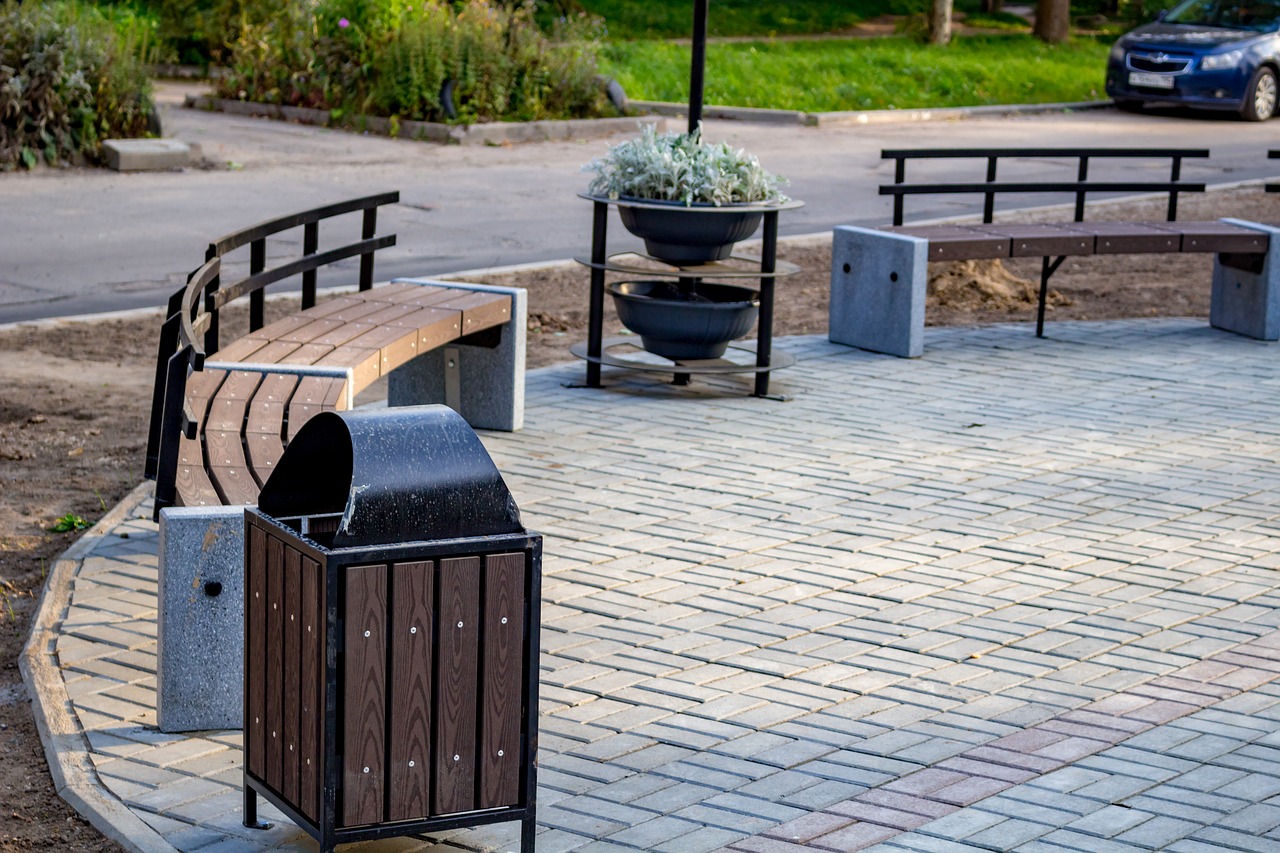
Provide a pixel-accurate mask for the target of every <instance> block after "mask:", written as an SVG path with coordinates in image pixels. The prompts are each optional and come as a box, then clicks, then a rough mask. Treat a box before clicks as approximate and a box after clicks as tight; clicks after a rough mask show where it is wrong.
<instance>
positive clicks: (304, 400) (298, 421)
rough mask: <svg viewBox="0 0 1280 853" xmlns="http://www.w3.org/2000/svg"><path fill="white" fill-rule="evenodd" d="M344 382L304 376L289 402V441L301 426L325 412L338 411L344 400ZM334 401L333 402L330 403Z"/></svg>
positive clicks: (323, 377)
mask: <svg viewBox="0 0 1280 853" xmlns="http://www.w3.org/2000/svg"><path fill="white" fill-rule="evenodd" d="M345 389H346V380H345V379H339V378H334V377H329V376H304V377H302V379H301V380H300V381H299V382H298V390H297V391H295V392H293V397H292V399H290V400H289V441H293V437H294V436H295V435H297V434H298V430H300V429H302V425H303V424H305V423H306V422H307V421H308V420H310V419H311V418H313V417H315V416H316V415H318V414H320V413H321V412H323V411H326V410H340V409H342V408H345V406H343V405H342V403H343V401H344V400H345ZM330 401H334V402H330Z"/></svg>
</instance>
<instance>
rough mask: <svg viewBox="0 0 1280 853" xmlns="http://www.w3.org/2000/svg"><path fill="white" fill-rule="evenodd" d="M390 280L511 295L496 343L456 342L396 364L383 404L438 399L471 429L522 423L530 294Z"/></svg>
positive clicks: (505, 427) (507, 427)
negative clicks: (507, 315)
mask: <svg viewBox="0 0 1280 853" xmlns="http://www.w3.org/2000/svg"><path fill="white" fill-rule="evenodd" d="M394 283H398V284H399V283H404V284H423V285H427V284H429V285H435V286H438V287H455V288H458V289H461V290H474V291H480V292H484V293H506V294H509V295H510V296H511V297H512V299H511V320H510V321H509V322H508V323H507V324H506V325H504V326H503V327H502V342H501V343H500V344H499V345H498V346H497V347H496V348H492V349H491V348H489V347H484V346H472V345H468V344H463V343H459V342H456V341H455V342H454V343H452V344H448V345H447V346H443V347H440V348H438V349H435V350H432V351H431V352H426V353H423V354H422V355H420V356H418V357H417V358H415V359H414V360H413V361H411V362H409V363H408V364H405V365H403V366H402V367H399V368H397V369H396V370H395V371H393V372H392V373H391V376H390V377H389V379H388V383H387V403H388V405H392V406H414V405H422V404H425V403H443V404H445V405H447V406H449V407H450V408H452V409H453V410H454V411H456V412H457V413H458V414H460V415H462V417H463V418H465V419H466V421H467V423H469V424H471V426H472V427H474V428H476V429H494V430H504V431H507V432H513V431H515V430H518V429H521V428H522V427H524V366H525V339H526V337H527V335H528V329H529V322H528V313H529V296H528V294H527V293H526V292H525V290H524V288H520V287H493V286H490V285H486V284H468V283H462V282H453V281H432V280H430V279H405V278H400V279H396V280H395V282H394ZM451 374H452V375H451Z"/></svg>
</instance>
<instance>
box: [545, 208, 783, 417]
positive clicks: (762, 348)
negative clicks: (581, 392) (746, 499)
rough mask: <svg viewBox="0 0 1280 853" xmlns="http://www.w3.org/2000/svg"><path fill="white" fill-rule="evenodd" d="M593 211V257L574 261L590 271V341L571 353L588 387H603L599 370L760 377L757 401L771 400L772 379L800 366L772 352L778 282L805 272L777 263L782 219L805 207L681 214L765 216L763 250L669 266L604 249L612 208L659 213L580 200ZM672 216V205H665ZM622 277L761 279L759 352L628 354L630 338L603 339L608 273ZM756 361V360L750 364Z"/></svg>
mask: <svg viewBox="0 0 1280 853" xmlns="http://www.w3.org/2000/svg"><path fill="white" fill-rule="evenodd" d="M580 197H581V198H585V199H587V200H588V201H590V202H591V203H592V204H593V206H594V208H595V209H594V218H593V223H592V238H591V257H590V259H584V258H575V260H576V261H577V262H578V263H580V264H582V265H583V266H585V267H588V268H589V269H590V270H591V290H590V303H589V306H588V309H589V310H588V321H587V340H586V341H582V342H580V343H577V344H575V345H573V346H572V347H570V349H569V351H570V352H571V353H572V354H573V355H574V356H576V357H578V358H581V359H583V360H585V361H586V362H587V376H586V381H585V382H584V383H583V386H585V387H587V388H600V387H603V386H602V384H601V381H600V372H601V366H602V365H608V366H610V367H620V368H625V369H627V370H640V371H648V372H657V373H671V374H673V375H674V378H673V380H672V384H675V385H688V384H689V381H690V378H691V376H692V375H694V374H717V373H755V375H756V381H755V390H754V391H753V394H752V396H755V397H767V396H768V395H769V373H770V372H771V371H774V370H780V369H782V368H784V367H790V366H791V365H793V364H795V359H794V358H793V357H791V356H789V355H786V354H785V353H779V354H776V355H775V354H774V352H773V299H774V282H775V281H776V280H777V279H779V278H783V277H785V276H789V275H795V274H796V273H798V272H799V271H800V268H799V267H798V266H796V265H795V264H789V263H786V262H780V261H779V260H778V213H779V212H780V211H783V210H792V209H795V208H797V207H800V206H801V205H802V204H803V202H799V201H789V202H786V203H784V204H779V205H732V206H726V207H725V208H714V207H713V208H696V207H695V208H683V211H684V212H685V213H687V214H688V215H690V216H716V215H724V214H725V212H726V211H728V210H730V209H732V210H734V211H739V212H741V211H758V212H760V213H762V214H763V232H764V233H763V247H762V249H761V253H760V257H759V258H751V257H745V256H740V255H734V256H732V257H731V258H729V259H727V260H725V261H715V262H711V263H703V264H690V265H683V264H682V265H678V266H676V265H672V264H669V263H667V262H665V261H661V260H658V259H656V258H652V257H650V256H648V255H643V254H639V253H635V252H622V253H618V254H615V255H610V254H609V253H608V249H607V243H608V227H609V207H610V206H611V205H613V206H617V207H619V208H623V207H656V206H658V205H649V204H646V203H645V202H640V201H634V200H630V199H610V198H601V197H598V196H592V195H586V194H583V195H581V196H580ZM663 207H666V209H670V207H669V206H663ZM607 272H615V273H623V274H625V275H629V276H637V277H644V278H650V277H673V278H675V279H677V280H679V281H680V282H681V283H682V284H683V283H685V282H691V283H696V282H698V281H701V280H702V279H722V280H732V283H734V284H739V285H742V284H745V283H746V280H749V279H759V282H760V285H759V296H760V319H759V321H758V324H757V334H756V345H755V347H754V349H752V348H750V347H748V346H743V345H740V344H739V345H730V347H729V350H730V353H732V354H733V355H734V356H735V357H732V358H731V357H729V353H726V357H724V358H718V359H708V360H699V361H671V362H669V363H665V364H664V363H662V361H666V360H665V359H660V357H656V356H652V355H649V354H648V353H644V352H640V353H639V354H638V355H639V357H632V356H630V355H629V354H627V353H626V349H627V347H628V346H630V347H632V348H637V347H638V343H639V342H638V341H637V340H636V339H633V338H627V337H616V338H609V339H607V340H606V339H605V338H604V332H603V329H604V297H605V273H607ZM744 354H745V355H746V356H753V357H752V358H745V359H744V357H743V356H744ZM645 356H647V358H646V357H645Z"/></svg>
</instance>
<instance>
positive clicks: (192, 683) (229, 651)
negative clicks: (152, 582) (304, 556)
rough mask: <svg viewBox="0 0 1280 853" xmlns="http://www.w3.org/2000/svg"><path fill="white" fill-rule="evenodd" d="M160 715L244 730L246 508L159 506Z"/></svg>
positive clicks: (191, 726) (183, 723) (185, 724)
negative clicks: (162, 507) (167, 507)
mask: <svg viewBox="0 0 1280 853" xmlns="http://www.w3.org/2000/svg"><path fill="white" fill-rule="evenodd" d="M159 574H160V578H159V590H158V597H159V609H160V613H159V625H158V631H157V637H156V643H157V647H158V655H157V661H156V670H157V671H156V718H157V724H158V725H159V727H160V730H161V731H165V732H186V731H200V730H205V729H238V728H240V727H241V724H242V722H243V713H244V712H243V706H244V507H242V506H219V507H172V508H169V509H164V510H161V511H160V573H159Z"/></svg>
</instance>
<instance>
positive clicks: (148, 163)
mask: <svg viewBox="0 0 1280 853" xmlns="http://www.w3.org/2000/svg"><path fill="white" fill-rule="evenodd" d="M102 152H103V154H105V155H106V158H107V166H108V167H109V168H112V169H115V170H116V171H117V172H157V171H163V170H165V169H181V168H184V167H186V166H189V165H191V161H192V160H193V159H196V158H198V157H199V156H200V155H199V154H198V153H196V154H195V155H194V156H193V154H192V151H191V146H189V145H187V143H185V142H179V141H178V140H176V139H108V140H106V141H105V142H103V143H102Z"/></svg>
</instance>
